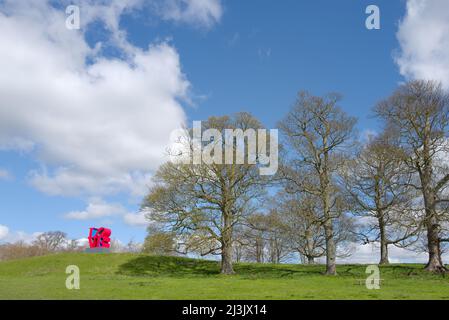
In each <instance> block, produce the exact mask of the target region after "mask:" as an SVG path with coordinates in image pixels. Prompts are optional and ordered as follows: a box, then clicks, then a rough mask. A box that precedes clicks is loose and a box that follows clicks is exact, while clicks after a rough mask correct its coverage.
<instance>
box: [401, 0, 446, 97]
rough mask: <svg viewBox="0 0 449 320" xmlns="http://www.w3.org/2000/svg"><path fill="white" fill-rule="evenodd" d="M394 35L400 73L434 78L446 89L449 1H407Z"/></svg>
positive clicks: (409, 76)
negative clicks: (396, 40) (402, 17)
mask: <svg viewBox="0 0 449 320" xmlns="http://www.w3.org/2000/svg"><path fill="white" fill-rule="evenodd" d="M397 38H398V40H399V43H400V46H401V51H400V53H399V55H398V57H397V58H396V62H397V64H398V65H399V67H400V72H401V74H402V75H404V76H405V77H406V78H412V79H433V80H438V81H441V82H442V83H443V85H444V86H445V88H446V89H449V54H448V52H449V1H447V0H432V1H428V0H408V1H407V12H406V15H405V17H404V19H403V20H402V21H401V22H400V24H399V30H398V33H397Z"/></svg>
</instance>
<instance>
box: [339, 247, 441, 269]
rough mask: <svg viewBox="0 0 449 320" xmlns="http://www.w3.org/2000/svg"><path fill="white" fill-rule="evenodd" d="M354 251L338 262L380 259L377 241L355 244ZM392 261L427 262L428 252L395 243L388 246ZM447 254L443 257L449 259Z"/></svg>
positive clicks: (366, 262) (370, 262)
mask: <svg viewBox="0 0 449 320" xmlns="http://www.w3.org/2000/svg"><path fill="white" fill-rule="evenodd" d="M354 248H355V250H354V252H353V253H352V255H351V256H350V257H348V258H344V259H338V263H360V264H377V263H379V260H380V248H379V245H378V244H376V243H371V244H365V245H362V244H354ZM388 255H389V260H390V263H427V259H428V255H427V254H426V253H417V252H414V251H411V250H407V249H402V248H398V247H395V246H393V245H390V246H388ZM448 258H449V257H448V256H447V255H446V256H444V257H443V259H448Z"/></svg>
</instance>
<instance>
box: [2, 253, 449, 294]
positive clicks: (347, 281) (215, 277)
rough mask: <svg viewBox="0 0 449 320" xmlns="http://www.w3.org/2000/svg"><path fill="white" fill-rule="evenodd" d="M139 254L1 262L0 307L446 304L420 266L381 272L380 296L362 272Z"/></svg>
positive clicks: (444, 288) (441, 281)
mask: <svg viewBox="0 0 449 320" xmlns="http://www.w3.org/2000/svg"><path fill="white" fill-rule="evenodd" d="M69 265H76V266H78V267H79V269H80V289H79V290H68V289H67V288H66V285H65V283H66V278H67V277H68V276H69V274H66V267H67V266H69ZM235 270H236V274H235V275H232V276H224V275H221V274H220V273H219V264H218V262H215V261H206V260H196V259H188V258H178V257H160V256H150V255H143V254H80V253H68V254H55V255H49V256H42V257H33V258H26V259H20V260H11V261H4V262H0V299H89V300H90V299H170V300H171V299H231V300H232V299H250V300H251V299H275V300H276V299H295V300H296V299H449V277H448V276H443V275H441V274H440V275H437V274H429V273H427V272H425V271H424V270H423V266H422V265H415V264H398V265H390V266H385V267H380V271H381V278H382V279H383V282H382V285H381V288H380V289H379V290H368V289H367V288H366V286H365V285H364V281H361V283H362V284H359V280H358V279H365V278H366V277H367V274H365V270H366V266H364V265H339V266H338V269H337V271H338V276H325V275H323V274H322V272H323V271H324V266H321V265H313V266H306V265H294V264H279V265H273V264H251V263H239V264H236V265H235Z"/></svg>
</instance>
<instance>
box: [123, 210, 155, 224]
mask: <svg viewBox="0 0 449 320" xmlns="http://www.w3.org/2000/svg"><path fill="white" fill-rule="evenodd" d="M123 221H124V222H125V223H126V224H127V225H129V226H133V227H146V226H148V224H149V222H148V220H147V219H146V217H145V212H138V213H127V214H125V215H124V216H123Z"/></svg>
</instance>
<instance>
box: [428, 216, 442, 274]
mask: <svg viewBox="0 0 449 320" xmlns="http://www.w3.org/2000/svg"><path fill="white" fill-rule="evenodd" d="M427 249H428V251H429V261H428V262H427V265H426V270H428V271H432V272H441V271H443V270H445V268H444V265H443V264H442V261H441V257H440V241H439V224H438V222H437V221H436V218H435V217H434V216H433V217H431V218H429V219H428V221H427Z"/></svg>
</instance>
